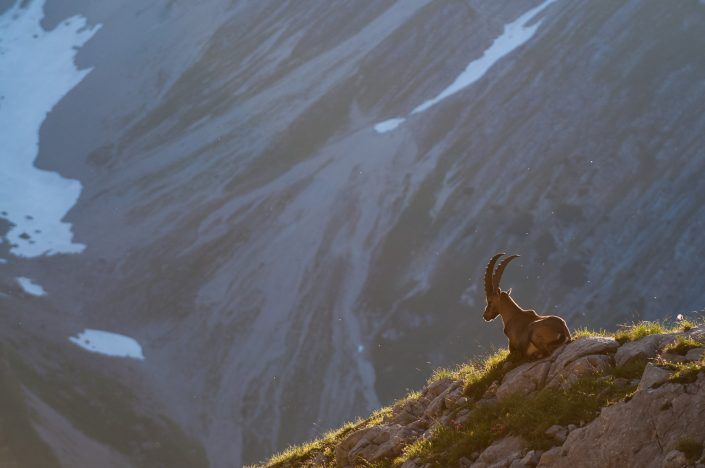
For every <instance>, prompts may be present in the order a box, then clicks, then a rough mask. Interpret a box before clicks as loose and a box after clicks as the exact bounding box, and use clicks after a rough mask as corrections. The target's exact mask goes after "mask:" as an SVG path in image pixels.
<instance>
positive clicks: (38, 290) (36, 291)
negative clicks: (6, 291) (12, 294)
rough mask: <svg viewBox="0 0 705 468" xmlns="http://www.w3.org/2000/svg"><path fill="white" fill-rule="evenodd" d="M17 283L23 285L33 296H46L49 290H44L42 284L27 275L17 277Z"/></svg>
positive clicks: (25, 290)
mask: <svg viewBox="0 0 705 468" xmlns="http://www.w3.org/2000/svg"><path fill="white" fill-rule="evenodd" d="M17 283H19V285H20V286H21V287H22V289H23V290H24V292H26V293H27V294H31V295H32V296H46V294H47V292H46V291H45V290H44V288H43V287H41V285H39V284H37V283H35V282H34V281H32V280H31V279H29V278H27V277H25V276H20V277H18V278H17Z"/></svg>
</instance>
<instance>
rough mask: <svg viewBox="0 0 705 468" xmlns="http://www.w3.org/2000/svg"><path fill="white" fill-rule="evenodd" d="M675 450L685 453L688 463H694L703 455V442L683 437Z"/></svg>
mask: <svg viewBox="0 0 705 468" xmlns="http://www.w3.org/2000/svg"><path fill="white" fill-rule="evenodd" d="M675 449H676V450H680V451H681V452H683V453H684V454H685V457H686V458H687V459H688V461H690V462H694V461H695V460H697V459H698V458H700V455H702V453H703V444H702V442H698V441H697V440H693V439H689V438H687V437H683V438H682V439H680V440H679V441H678V443H677V444H676V447H675Z"/></svg>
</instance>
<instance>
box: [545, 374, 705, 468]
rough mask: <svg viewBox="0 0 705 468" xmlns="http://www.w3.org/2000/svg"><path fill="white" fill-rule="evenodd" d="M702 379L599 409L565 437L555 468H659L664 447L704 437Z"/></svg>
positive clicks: (704, 380)
mask: <svg viewBox="0 0 705 468" xmlns="http://www.w3.org/2000/svg"><path fill="white" fill-rule="evenodd" d="M703 414H705V374H702V373H701V374H700V375H699V376H698V378H697V380H696V381H695V382H694V383H692V384H688V385H680V384H665V385H661V386H660V387H658V388H655V389H652V390H649V391H642V392H636V393H635V394H634V396H633V397H632V398H631V399H630V400H629V401H624V402H620V403H615V404H613V405H610V406H608V407H606V408H603V409H602V411H601V412H600V415H599V416H598V417H597V418H596V419H595V420H594V421H592V422H590V423H589V424H587V425H586V426H585V427H583V428H581V429H577V430H575V431H573V432H571V433H570V434H569V435H568V439H567V440H566V442H565V444H564V445H563V451H564V453H565V456H564V457H563V458H561V459H560V463H559V464H558V465H557V466H566V467H575V466H584V464H585V460H590V464H591V466H659V465H661V463H662V462H663V461H664V460H665V455H666V451H665V450H664V449H663V447H669V448H670V447H675V446H676V445H677V443H678V442H679V440H680V439H682V438H691V439H694V440H702V434H705V418H704V417H703ZM544 456H545V455H544Z"/></svg>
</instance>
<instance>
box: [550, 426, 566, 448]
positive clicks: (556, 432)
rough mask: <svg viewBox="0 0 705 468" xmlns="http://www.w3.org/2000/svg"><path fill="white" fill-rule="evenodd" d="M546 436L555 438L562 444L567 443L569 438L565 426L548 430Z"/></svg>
mask: <svg viewBox="0 0 705 468" xmlns="http://www.w3.org/2000/svg"><path fill="white" fill-rule="evenodd" d="M546 435H548V436H551V437H553V438H554V439H556V440H557V441H558V442H560V443H561V444H562V443H563V442H565V439H566V438H567V437H568V428H567V427H565V426H559V425H557V424H555V425H553V426H551V427H549V428H548V429H546Z"/></svg>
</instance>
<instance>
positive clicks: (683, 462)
mask: <svg viewBox="0 0 705 468" xmlns="http://www.w3.org/2000/svg"><path fill="white" fill-rule="evenodd" d="M661 466H662V467H663V468H685V467H686V466H688V459H687V458H686V456H685V453H683V452H681V451H680V450H671V451H670V452H668V453H667V454H666V456H665V457H663V464H662V465H661Z"/></svg>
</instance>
